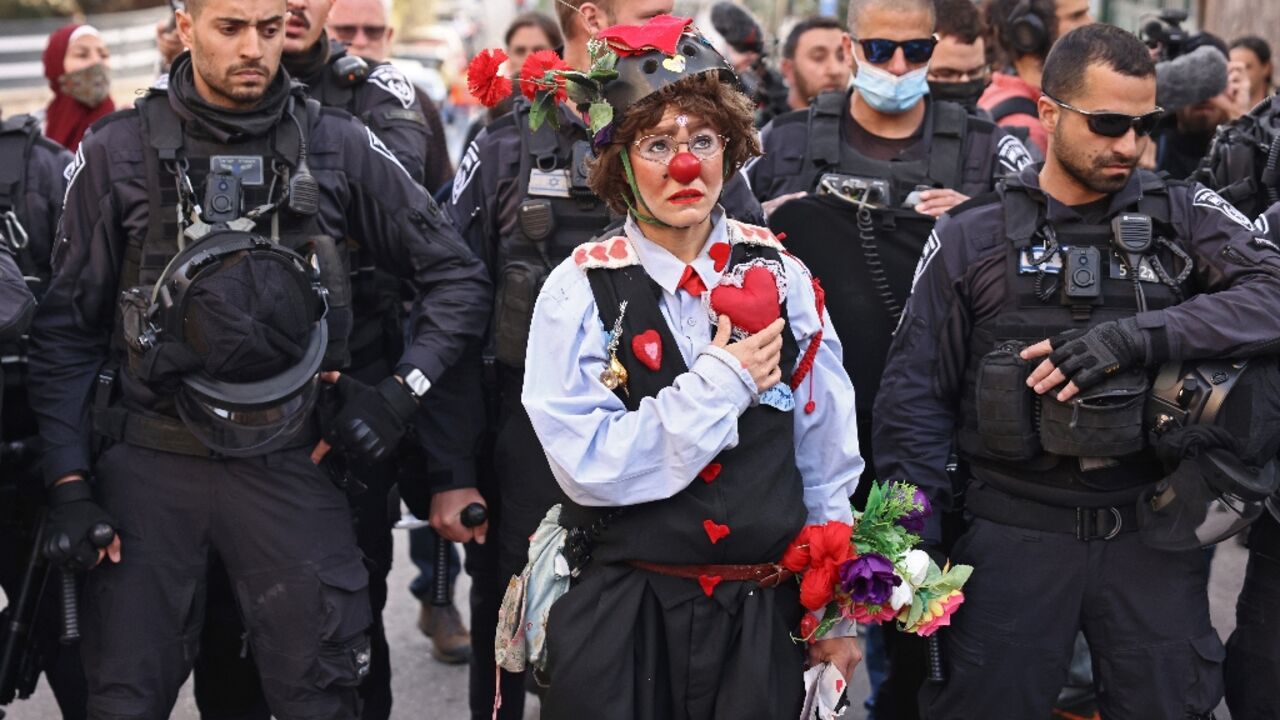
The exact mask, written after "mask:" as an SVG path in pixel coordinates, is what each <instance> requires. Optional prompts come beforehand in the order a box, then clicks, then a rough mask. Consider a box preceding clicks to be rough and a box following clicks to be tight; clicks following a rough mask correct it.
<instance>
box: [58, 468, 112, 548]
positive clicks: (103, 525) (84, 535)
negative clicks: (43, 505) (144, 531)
mask: <svg viewBox="0 0 1280 720" xmlns="http://www.w3.org/2000/svg"><path fill="white" fill-rule="evenodd" d="M115 536H116V531H115V520H112V519H111V516H110V515H108V514H107V513H106V511H105V510H103V509H102V507H101V506H99V505H98V503H96V502H94V500H93V492H92V490H90V488H89V483H87V482H85V481H83V480H73V481H71V482H66V483H63V484H61V485H57V486H55V487H53V488H51V489H50V490H49V515H48V517H47V518H46V519H45V526H44V547H43V548H42V551H43V553H44V557H45V559H46V560H48V561H49V562H51V563H54V564H55V565H61V566H64V567H70V568H73V569H77V570H88V569H89V568H91V567H93V566H94V565H96V564H97V563H98V551H99V550H101V549H103V548H105V547H106V546H108V545H110V544H111V541H112V540H114V539H115Z"/></svg>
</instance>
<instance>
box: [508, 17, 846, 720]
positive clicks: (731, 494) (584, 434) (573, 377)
mask: <svg viewBox="0 0 1280 720" xmlns="http://www.w3.org/2000/svg"><path fill="white" fill-rule="evenodd" d="M592 49H593V57H594V60H593V64H592V67H591V69H590V71H589V72H579V71H568V70H555V69H548V70H547V72H546V73H545V74H544V75H543V76H542V77H541V78H538V79H535V81H536V82H537V83H538V84H539V87H540V91H539V93H538V96H537V99H536V100H535V102H534V107H533V110H532V112H531V113H530V118H531V122H543V121H554V118H555V116H556V114H557V113H556V112H555V110H556V108H555V107H554V103H556V102H568V103H569V106H570V107H572V108H574V109H576V110H577V111H578V112H580V113H582V114H583V116H584V118H586V119H587V121H588V122H589V124H590V128H591V132H592V134H593V137H594V158H593V160H592V161H591V162H590V163H589V171H588V172H589V175H588V182H589V184H590V186H591V189H592V190H593V191H594V192H595V193H596V194H597V195H598V196H599V197H600V198H601V199H603V200H605V201H606V202H607V203H609V204H610V205H611V206H612V207H613V208H614V209H615V210H617V211H618V212H620V213H626V216H627V217H626V221H625V225H624V226H623V228H622V229H621V230H620V231H618V232H617V234H609V235H607V236H604V237H602V238H601V239H599V240H597V241H594V242H588V243H585V244H583V245H582V246H580V247H579V248H578V249H577V250H576V251H575V252H574V253H573V254H572V256H571V257H570V258H569V259H568V260H566V261H565V262H563V263H562V264H560V265H559V266H558V267H557V268H556V269H555V270H554V271H553V272H552V273H551V275H550V276H549V277H548V279H547V281H546V283H545V285H544V286H543V288H542V291H541V293H540V295H539V296H538V300H537V304H536V307H535V310H534V316H533V322H532V326H531V328H530V331H529V345H528V347H529V350H528V355H527V358H526V363H525V364H526V374H525V381H524V390H523V402H524V405H525V408H526V409H527V411H528V414H529V417H530V419H531V420H532V423H533V427H534V429H535V431H536V432H537V435H538V438H539V440H540V441H541V443H542V446H543V449H544V451H545V452H546V455H547V458H548V460H549V462H550V465H551V468H552V470H553V472H554V474H555V477H556V480H557V481H558V482H559V484H560V486H561V487H562V488H563V490H564V491H565V493H566V495H567V496H568V498H569V499H570V500H569V501H568V502H566V503H565V504H564V506H563V507H561V508H557V509H556V510H554V511H553V514H552V515H549V517H548V520H547V521H544V527H547V526H548V523H549V522H550V521H552V520H554V519H555V518H556V513H558V526H559V528H560V529H564V530H567V533H566V534H567V539H565V541H564V548H563V552H562V553H561V554H560V555H559V557H561V558H563V562H559V561H557V562H559V564H557V565H556V570H555V575H556V577H558V578H559V579H560V580H561V581H562V582H563V584H564V587H566V588H567V592H564V594H563V595H561V596H560V597H559V598H558V599H555V600H554V603H553V604H551V605H550V612H549V615H548V616H547V617H548V620H547V621H546V625H545V658H544V665H543V666H542V668H541V669H543V670H544V671H545V678H544V679H547V680H549V690H548V692H547V695H546V697H545V699H544V702H543V713H544V717H546V718H550V719H552V720H568V719H570V718H584V717H593V718H596V717H609V718H636V719H638V720H639V719H653V720H657V719H659V718H662V719H667V718H711V717H739V718H787V717H797V716H798V715H799V713H800V711H801V707H802V705H803V703H804V700H805V698H804V692H803V689H804V686H803V677H802V672H803V668H804V666H805V660H806V658H805V653H806V649H805V646H804V644H803V643H798V642H796V640H795V639H794V636H796V635H797V634H798V633H799V629H800V627H801V620H802V619H803V618H804V617H805V612H804V610H803V608H802V606H801V604H800V598H799V585H798V583H797V582H796V581H795V579H794V578H793V575H792V573H791V572H790V571H788V570H786V569H784V568H783V567H782V566H781V565H780V564H779V563H780V561H781V558H782V555H783V553H784V551H785V550H786V549H787V547H788V545H789V544H790V543H791V542H792V540H793V539H794V538H796V536H797V534H798V533H799V532H800V531H801V529H802V528H803V527H805V526H806V525H819V524H823V523H826V522H828V521H838V522H842V523H846V524H848V523H851V522H852V519H853V518H852V514H851V511H850V507H849V503H848V497H849V496H850V495H851V494H852V492H853V490H854V487H855V485H856V483H857V479H858V477H859V474H860V473H861V471H862V467H863V463H862V459H861V457H860V455H859V452H858V442H857V435H856V433H854V432H853V431H852V428H854V427H855V424H854V392H853V387H852V385H851V384H850V381H849V378H848V376H847V375H846V373H845V371H844V369H843V366H842V365H841V346H840V341H839V339H838V338H837V337H836V334H835V331H834V330H833V328H832V326H831V324H830V321H829V318H828V317H827V316H826V314H825V312H824V310H823V307H822V292H821V288H820V287H819V285H818V284H817V282H816V281H815V280H814V278H813V277H812V275H811V274H810V273H809V270H808V269H807V268H806V267H805V266H804V265H803V264H801V263H800V262H799V261H797V260H795V259H794V258H792V257H790V256H789V255H788V254H787V253H786V252H785V251H784V249H783V246H782V245H781V243H780V241H779V238H777V237H775V236H774V235H773V234H772V233H770V232H769V231H768V230H767V229H765V228H761V227H756V226H753V225H747V224H744V223H740V222H738V221H735V220H730V219H728V218H727V217H726V216H725V213H724V211H723V209H722V208H721V206H720V205H719V200H720V196H721V192H722V190H723V188H724V185H725V180H726V178H728V177H731V176H732V175H733V174H734V173H735V172H736V171H737V170H738V169H739V168H740V167H741V166H742V164H743V163H744V162H746V161H747V160H748V159H750V158H751V157H753V156H755V155H756V154H758V153H759V145H758V142H757V140H756V134H755V132H754V130H753V126H752V110H753V108H752V105H751V102H750V100H749V99H748V98H747V97H746V96H744V95H743V94H742V93H741V91H740V90H739V87H738V85H737V83H736V80H735V79H734V76H733V73H732V71H731V69H730V67H729V66H728V64H727V63H726V62H725V60H724V58H722V57H721V56H720V55H719V54H717V53H716V52H715V51H714V50H713V49H712V48H711V46H710V44H709V43H707V42H706V41H705V39H703V38H702V37H701V36H700V35H699V34H698V33H697V32H696V31H695V30H694V29H693V28H692V27H691V21H689V20H687V19H683V18H674V17H671V16H665V15H663V16H658V17H656V18H654V19H652V20H651V21H649V22H648V23H646V24H645V25H644V26H640V27H634V26H616V27H613V28H609V29H607V30H605V31H602V32H601V33H600V34H599V35H598V36H597V39H596V40H594V41H593V48H592ZM541 532H542V531H541V530H540V533H541ZM542 539H543V537H542V536H535V538H534V545H535V551H534V552H537V548H539V547H541V545H542ZM533 554H534V553H533V552H531V556H532V555H533ZM531 565H533V563H531ZM528 574H529V573H528V572H526V575H528ZM533 575H534V579H535V580H536V579H537V576H538V570H537V568H536V567H535V568H533ZM568 577H572V580H567V579H566V578H568ZM521 581H523V578H522V580H521ZM514 585H515V581H513V586H514ZM541 590H542V589H541V588H535V587H533V586H529V587H528V588H527V592H528V594H529V596H530V597H535V596H537V597H541V595H542V594H543V593H541ZM817 614H818V615H819V616H821V614H822V613H821V612H820V611H818V612H817ZM526 619H527V618H526ZM539 622H540V620H539V619H533V622H532V623H531V625H537V624H538V623H539ZM523 625H525V623H518V625H517V626H523ZM852 635H853V625H852V624H851V623H848V622H843V623H839V624H838V625H837V626H836V627H833V628H831V629H830V630H829V631H828V632H826V633H825V634H824V635H823V636H822V638H821V639H818V640H816V641H815V642H813V643H811V644H810V645H809V646H808V661H809V663H810V664H811V665H815V666H821V667H824V668H825V671H826V673H828V674H829V673H831V671H834V672H835V673H838V675H839V677H838V678H836V680H835V682H834V685H833V687H837V688H840V689H841V691H842V690H843V683H844V680H843V679H844V678H847V677H848V676H849V675H850V674H851V673H852V671H853V668H854V667H855V666H856V664H857V662H858V661H859V660H860V657H861V655H860V653H859V651H858V648H857V645H856V641H855V640H854V639H853V637H852ZM500 642H501V639H500ZM530 657H531V660H533V655H532V654H531V656H530ZM823 663H826V665H823ZM535 667H537V663H536V661H535ZM831 677H835V676H834V675H831ZM606 709H607V710H606Z"/></svg>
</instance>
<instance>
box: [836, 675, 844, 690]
mask: <svg viewBox="0 0 1280 720" xmlns="http://www.w3.org/2000/svg"><path fill="white" fill-rule="evenodd" d="M836 692H844V681H843V680H841V679H840V678H836Z"/></svg>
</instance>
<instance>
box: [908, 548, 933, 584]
mask: <svg viewBox="0 0 1280 720" xmlns="http://www.w3.org/2000/svg"><path fill="white" fill-rule="evenodd" d="M902 564H903V565H905V566H906V568H907V582H909V583H911V585H912V586H914V587H920V583H922V582H924V578H925V576H926V575H928V574H929V553H927V552H925V551H923V550H911V551H909V552H908V553H907V557H906V558H905V559H904V560H903V561H902Z"/></svg>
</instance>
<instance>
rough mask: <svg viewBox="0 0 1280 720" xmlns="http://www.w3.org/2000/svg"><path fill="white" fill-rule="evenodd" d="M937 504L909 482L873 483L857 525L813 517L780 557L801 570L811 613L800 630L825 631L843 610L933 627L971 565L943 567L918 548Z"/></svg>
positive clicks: (876, 620) (925, 631) (957, 595)
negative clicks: (819, 521) (816, 521)
mask: <svg viewBox="0 0 1280 720" xmlns="http://www.w3.org/2000/svg"><path fill="white" fill-rule="evenodd" d="M931 512H932V509H931V508H930V507H929V501H928V500H927V499H926V498H925V496H924V493H922V492H920V490H919V489H917V488H916V487H915V486H914V485H911V484H909V483H890V484H888V485H882V484H880V483H875V484H873V485H872V487H871V494H870V495H869V496H868V497H867V506H866V509H865V510H863V511H862V512H861V513H857V512H855V513H854V521H853V523H854V524H853V525H852V526H850V525H848V524H845V523H842V522H835V521H833V522H828V523H826V524H824V525H809V526H807V527H805V528H804V529H803V530H801V531H800V534H799V535H798V536H797V537H796V539H795V540H794V541H793V542H792V543H791V546H790V547H789V548H787V552H786V554H784V555H783V556H782V565H783V566H784V567H786V568H787V569H788V570H791V571H792V572H795V573H797V574H799V575H801V576H802V580H801V582H800V603H801V604H802V605H804V606H805V608H807V609H809V610H812V611H821V610H823V609H824V608H825V613H824V614H823V616H822V618H821V619H818V618H817V617H816V616H815V615H814V614H813V613H810V614H807V615H805V618H804V621H803V622H802V623H801V624H800V637H801V638H803V639H804V640H806V641H808V642H814V641H815V640H817V639H819V638H821V637H822V636H823V635H824V634H825V633H826V632H827V631H828V630H829V629H831V627H832V626H833V625H835V624H836V622H838V621H839V620H840V619H841V618H845V619H848V620H854V621H857V622H862V623H870V624H875V625H878V624H880V623H883V622H886V621H888V620H897V622H898V627H899V628H900V629H901V630H902V631H903V632H908V633H914V634H916V635H921V636H925V637H927V636H929V635H932V634H933V633H934V632H935V631H937V629H938V628H940V627H943V626H945V625H949V624H950V623H951V615H952V614H953V613H954V612H955V611H956V608H958V607H960V604H961V603H962V602H964V593H962V592H961V590H960V588H961V587H962V586H963V585H964V583H965V581H967V580H968V579H969V575H970V573H972V572H973V568H972V567H970V566H968V565H956V566H954V567H953V566H951V565H949V564H948V566H947V567H941V568H940V567H938V564H937V563H936V562H934V561H933V559H932V558H930V557H929V555H928V553H926V552H925V551H924V550H921V549H919V548H918V547H917V546H918V545H919V544H920V535H919V533H920V532H921V531H923V530H924V522H925V518H927V517H929V515H930V514H931Z"/></svg>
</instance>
